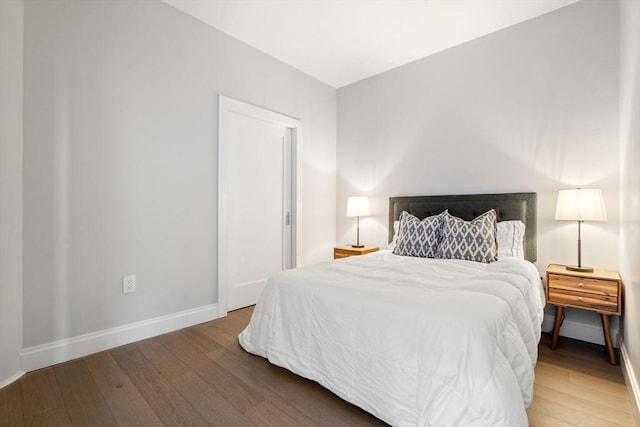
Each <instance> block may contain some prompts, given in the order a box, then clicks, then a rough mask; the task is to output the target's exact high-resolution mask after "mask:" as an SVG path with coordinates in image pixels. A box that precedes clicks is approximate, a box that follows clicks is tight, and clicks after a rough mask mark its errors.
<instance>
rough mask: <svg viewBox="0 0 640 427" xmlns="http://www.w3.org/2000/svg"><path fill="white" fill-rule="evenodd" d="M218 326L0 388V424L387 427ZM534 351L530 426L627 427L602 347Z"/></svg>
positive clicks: (231, 320) (234, 320)
mask: <svg viewBox="0 0 640 427" xmlns="http://www.w3.org/2000/svg"><path fill="white" fill-rule="evenodd" d="M251 313H252V308H246V309H242V310H237V311H235V312H231V313H229V316H228V317H226V318H224V319H218V320H215V321H212V322H207V323H203V324H200V325H197V326H193V327H191V328H187V329H183V330H181V331H177V332H173V333H170V334H166V335H161V336H158V337H154V338H150V339H148V340H144V341H139V342H136V343H132V344H128V345H125V346H122V347H118V348H115V349H112V350H109V351H105V352H101V353H97V354H93V355H90V356H87V357H83V358H80V359H76V360H72V361H69V362H66V363H62V364H60V365H56V366H52V367H49V368H45V369H41V370H39V371H36V372H31V373H29V374H27V375H25V376H24V377H22V378H21V379H19V380H18V381H16V382H15V383H13V384H11V385H9V386H7V387H5V388H3V389H0V426H2V427H4V426H10V427H13V426H30V425H38V426H163V425H164V426H200V425H202V426H206V425H214V426H278V427H286V426H345V427H346V426H385V425H386V424H385V423H383V422H382V421H380V420H378V419H376V418H375V417H373V416H371V415H369V414H368V413H366V412H364V411H362V410H361V409H359V408H357V407H355V406H353V405H350V404H348V403H346V402H344V401H343V400H341V399H339V398H338V397H336V396H335V395H333V394H332V393H331V392H329V391H327V390H325V389H324V388H322V387H321V386H319V385H318V384H316V383H314V382H312V381H308V380H305V379H302V378H300V377H298V376H296V375H294V374H291V373H290V372H288V371H286V370H284V369H282V368H278V367H276V366H273V365H271V364H269V363H268V362H267V361H266V360H264V359H262V358H260V357H257V356H252V355H250V354H248V353H246V352H245V351H244V350H242V349H241V348H240V346H239V345H238V343H237V340H236V336H237V334H238V333H239V332H240V331H241V330H242V329H243V328H244V326H245V325H246V324H247V323H248V322H249V318H250V316H251ZM548 344H549V337H548V336H545V337H544V338H543V340H542V342H541V344H540V357H539V362H538V365H537V367H536V383H535V387H536V388H535V399H534V402H533V404H532V405H531V407H530V408H529V409H528V411H527V413H528V416H529V422H530V424H531V425H532V426H534V427H544V426H554V427H555V426H633V418H632V415H631V406H630V402H629V396H628V394H627V390H626V387H625V385H624V379H623V377H622V373H621V371H620V367H618V366H611V365H609V364H608V363H607V361H606V358H605V354H604V347H601V346H595V345H591V344H585V343H581V342H578V341H573V340H567V339H561V341H560V344H559V346H558V350H556V351H551V350H550V349H549V347H548Z"/></svg>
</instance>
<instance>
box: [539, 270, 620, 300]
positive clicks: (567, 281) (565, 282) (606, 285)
mask: <svg viewBox="0 0 640 427" xmlns="http://www.w3.org/2000/svg"><path fill="white" fill-rule="evenodd" d="M547 285H548V286H549V292H553V291H558V292H562V291H567V292H579V293H581V294H593V296H594V297H596V296H597V295H601V296H605V297H614V298H616V297H617V296H618V282H616V281H613V280H603V279H591V278H587V277H572V276H563V275H560V274H549V283H548V284H547ZM616 299H617V298H616Z"/></svg>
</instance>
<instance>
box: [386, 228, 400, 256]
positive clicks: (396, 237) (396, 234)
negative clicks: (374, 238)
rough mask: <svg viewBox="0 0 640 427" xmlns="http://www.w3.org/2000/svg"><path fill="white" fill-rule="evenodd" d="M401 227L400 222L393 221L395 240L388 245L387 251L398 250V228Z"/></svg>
mask: <svg viewBox="0 0 640 427" xmlns="http://www.w3.org/2000/svg"><path fill="white" fill-rule="evenodd" d="M399 227H400V221H393V238H392V239H391V243H389V245H387V249H389V250H394V249H395V248H396V244H397V243H398V228H399Z"/></svg>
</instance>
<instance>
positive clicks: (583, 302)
mask: <svg viewBox="0 0 640 427" xmlns="http://www.w3.org/2000/svg"><path fill="white" fill-rule="evenodd" d="M548 302H549V303H551V304H563V305H570V306H575V307H585V308H592V309H596V310H606V311H611V312H613V313H615V312H616V311H618V298H617V297H615V296H606V295H598V294H590V293H586V292H579V291H565V290H562V289H553V288H551V289H549V301H548Z"/></svg>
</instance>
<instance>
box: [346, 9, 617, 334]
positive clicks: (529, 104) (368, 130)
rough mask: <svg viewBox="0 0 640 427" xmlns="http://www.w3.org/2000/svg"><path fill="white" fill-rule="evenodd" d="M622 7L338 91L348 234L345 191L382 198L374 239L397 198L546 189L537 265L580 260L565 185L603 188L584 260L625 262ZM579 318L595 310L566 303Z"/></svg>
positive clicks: (373, 222)
mask: <svg viewBox="0 0 640 427" xmlns="http://www.w3.org/2000/svg"><path fill="white" fill-rule="evenodd" d="M617 141H618V5H617V2H611V1H588V2H580V3H577V4H574V5H571V6H568V7H566V8H563V9H560V10H558V11H556V12H553V13H550V14H547V15H543V16H541V17H539V18H536V19H533V20H531V21H527V22H524V23H522V24H518V25H516V26H513V27H510V28H507V29H504V30H502V31H499V32H496V33H493V34H490V35H488V36H485V37H482V38H480V39H476V40H473V41H470V42H468V43H465V44H464V45H461V46H458V47H455V48H451V49H449V50H447V51H444V52H442V53H438V54H436V55H433V56H430V57H427V58H424V59H421V60H419V61H416V62H413V63H411V64H408V65H406V66H402V67H400V68H397V69H395V70H391V71H389V72H386V73H383V74H381V75H378V76H374V77H371V78H369V79H366V80H363V81H360V82H357V83H354V84H352V85H350V86H346V87H344V88H341V89H339V90H338V193H337V197H338V199H337V208H338V211H337V232H338V234H337V240H338V243H339V244H344V243H349V242H351V241H352V240H353V239H354V238H355V223H354V221H352V218H345V217H344V212H345V206H346V199H347V196H350V195H359V194H365V195H370V196H371V197H372V199H371V201H372V210H373V216H372V217H370V218H366V219H364V220H363V221H361V230H360V236H361V240H362V241H363V242H364V243H365V244H373V245H380V246H385V245H386V243H387V199H388V197H389V196H398V195H427V194H470V193H483V192H526V191H533V192H537V193H538V262H537V266H538V268H539V270H541V271H544V270H545V268H546V266H547V265H548V264H549V263H575V262H576V258H577V249H576V239H577V226H576V224H575V223H569V222H558V221H555V220H554V219H553V216H554V213H555V203H556V197H557V191H558V190H559V189H563V188H572V187H577V186H583V187H590V186H594V187H599V188H601V189H602V190H603V194H604V197H605V203H606V209H607V214H608V217H609V221H608V222H606V223H585V225H584V227H583V236H582V238H583V247H582V249H583V263H584V264H586V265H593V266H597V267H600V268H611V269H616V268H617V266H618V227H619V221H618V216H619V215H618V198H619V194H618V190H619V184H618V164H619V159H618V151H617ZM568 311H569V313H568V315H567V318H568V320H569V321H570V320H573V319H578V318H579V320H580V321H582V320H583V319H582V318H583V317H584V318H586V320H585V321H586V322H591V324H592V326H593V327H594V328H595V329H593V328H592V329H593V330H594V331H595V336H597V337H600V339H601V330H600V329H599V328H600V326H599V318H598V316H597V314H595V313H589V312H584V313H580V312H576V311H572V310H568Z"/></svg>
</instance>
